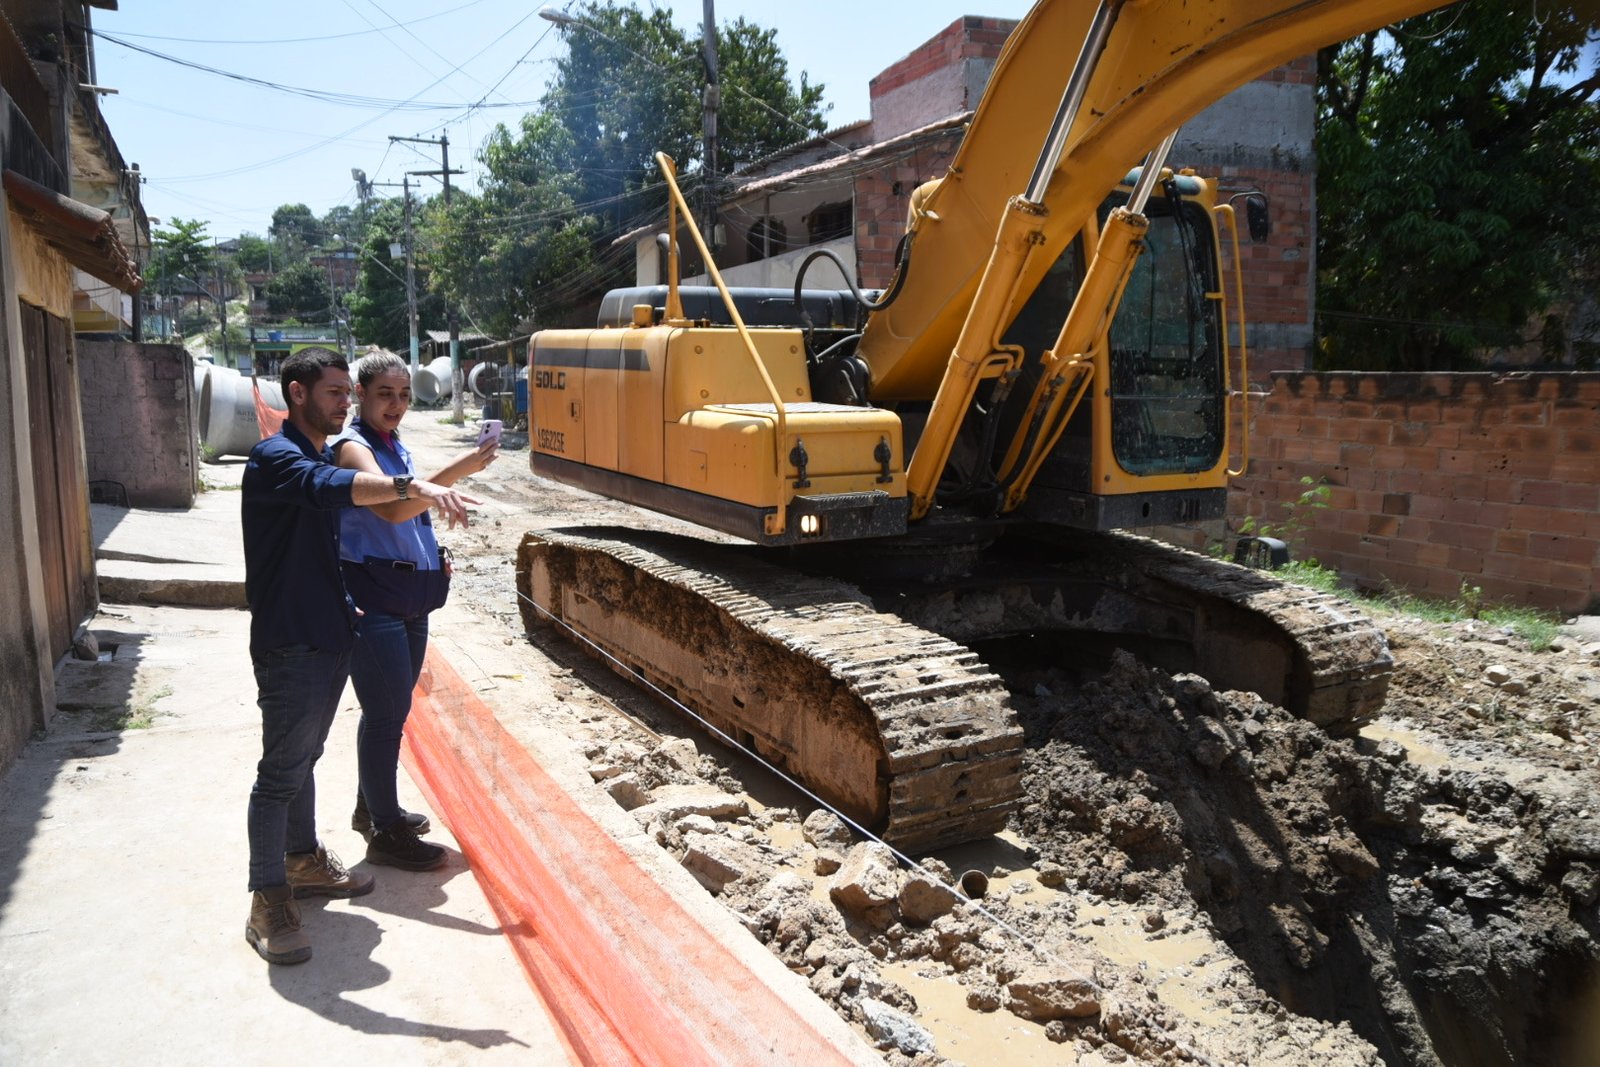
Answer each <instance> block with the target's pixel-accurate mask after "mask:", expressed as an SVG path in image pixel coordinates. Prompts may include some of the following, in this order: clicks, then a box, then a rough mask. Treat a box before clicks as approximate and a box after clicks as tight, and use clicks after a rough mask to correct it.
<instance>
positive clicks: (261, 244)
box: [233, 233, 272, 273]
mask: <svg viewBox="0 0 1600 1067" xmlns="http://www.w3.org/2000/svg"><path fill="white" fill-rule="evenodd" d="M233 261H234V263H235V264H237V265H238V267H239V269H240V270H241V271H248V272H251V273H257V272H260V271H266V270H271V269H272V246H271V245H269V244H268V243H267V241H266V238H264V237H261V236H260V235H258V234H253V233H241V234H240V235H239V250H238V251H237V252H235V253H234V254H233Z"/></svg>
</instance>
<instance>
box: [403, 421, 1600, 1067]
mask: <svg viewBox="0 0 1600 1067" xmlns="http://www.w3.org/2000/svg"><path fill="white" fill-rule="evenodd" d="M452 433H455V434H461V431H455V430H453V428H452V429H444V428H441V429H439V430H437V431H433V430H432V429H431V428H428V429H427V431H426V432H424V433H422V434H416V435H413V437H412V438H408V444H410V445H411V447H412V448H413V450H414V451H417V450H419V449H421V450H423V451H424V452H425V451H426V449H427V447H428V445H429V444H431V443H432V441H433V439H434V438H437V439H439V440H440V441H442V442H444V443H445V444H446V445H449V446H454V444H455V439H454V438H453V437H451V436H450V435H451V434H452ZM462 436H463V438H464V435H462ZM418 438H420V439H421V440H418ZM509 440H510V442H511V443H512V444H513V445H514V444H515V438H510V439H509ZM525 461H526V454H525V453H518V452H515V451H512V452H510V453H509V454H508V456H507V458H506V460H504V461H502V463H501V464H497V465H496V467H494V468H491V471H490V472H489V473H488V474H487V475H485V476H482V477H481V478H480V479H479V480H477V481H476V482H475V484H474V486H472V487H471V489H472V491H476V492H478V493H479V494H480V495H485V496H489V497H492V498H493V499H494V500H495V501H496V502H497V504H496V506H497V510H496V515H497V516H498V517H497V518H496V520H495V521H494V522H491V523H480V524H479V525H477V526H475V527H474V528H473V530H471V531H468V532H465V533H463V532H460V531H457V532H455V533H453V534H450V535H446V537H445V539H446V540H447V541H448V542H449V543H451V544H452V547H453V548H454V549H455V551H456V553H457V555H458V557H459V558H461V559H462V561H463V566H462V568H461V570H460V572H459V573H458V577H457V590H458V592H457V593H456V594H455V595H456V596H461V597H464V598H469V599H470V600H471V602H472V603H473V605H474V608H475V610H481V611H482V612H483V613H484V614H485V615H486V616H487V617H489V618H491V619H492V620H494V622H495V624H496V625H495V626H486V627H485V639H486V640H495V641H497V642H498V641H502V640H523V639H524V638H523V637H522V635H521V633H520V631H521V627H520V625H519V623H518V622H517V618H518V612H517V608H516V603H515V597H514V589H515V582H514V577H513V574H512V567H513V562H512V561H513V557H514V555H515V551H516V545H517V543H518V541H519V540H520V537H521V535H522V533H523V532H524V531H525V530H526V529H529V528H532V527H539V528H548V527H551V526H557V525H570V524H572V523H574V522H618V521H621V522H626V523H631V524H635V525H651V526H654V525H659V526H661V527H662V528H681V527H679V526H678V525H677V524H673V523H670V522H668V521H664V520H659V519H656V518H653V517H650V516H647V515H645V514H644V513H642V512H637V511H633V510H631V509H625V508H620V507H618V506H617V505H613V504H611V503H609V502H605V501H601V500H598V499H597V498H594V497H591V496H588V495H587V494H581V493H577V492H575V491H572V490H568V489H565V488H563V487H559V486H552V485H550V484H549V483H545V482H542V481H540V480H537V479H534V478H533V477H532V476H531V475H529V474H528V473H527V472H526V467H525ZM1390 633H1391V641H1392V643H1393V645H1394V648H1395V652H1396V658H1397V662H1398V669H1397V673H1396V675H1395V679H1394V683H1393V686H1392V690H1391V696H1390V701H1389V704H1388V706H1387V707H1386V710H1385V713H1384V714H1383V716H1381V717H1380V718H1379V719H1378V720H1377V721H1376V722H1374V723H1373V724H1372V725H1370V726H1369V727H1367V728H1366V729H1365V730H1363V732H1362V734H1361V735H1360V736H1358V737H1355V738H1351V739H1343V740H1341V739H1335V738H1331V737H1329V736H1327V735H1326V734H1324V733H1323V732H1321V731H1320V730H1318V729H1317V728H1315V727H1313V726H1311V725H1309V724H1307V723H1304V722H1302V721H1300V720H1297V719H1294V718H1292V717H1291V716H1289V715H1288V714H1287V713H1285V712H1284V711H1282V709H1280V708H1277V707H1274V706H1273V705H1271V704H1269V703H1267V702H1265V701H1263V700H1261V699H1259V698H1257V697H1255V696H1254V695H1252V694H1247V693H1239V692H1218V691H1215V690H1213V689H1212V688H1211V687H1210V686H1209V685H1208V684H1207V683H1206V682H1205V681H1204V680H1203V679H1200V678H1197V677H1193V676H1183V675H1180V676H1177V677H1172V676H1169V675H1167V674H1164V673H1163V672H1161V671H1159V670H1157V669H1154V668H1151V667H1148V666H1146V665H1144V664H1141V663H1140V662H1139V661H1137V660H1136V659H1134V658H1133V657H1132V656H1130V655H1127V654H1118V655H1116V656H1114V657H1113V658H1112V659H1111V660H1110V662H1109V663H1102V664H1100V665H1099V667H1098V668H1096V669H1091V670H1084V669H1081V668H1079V669H1070V670H1069V669H1067V668H1065V667H1062V666H1059V665H1055V664H1042V663H1040V662H1037V661H1036V658H1035V657H1034V656H1033V655H1031V654H1030V653H1029V652H1028V650H1027V648H1026V645H1025V643H1022V644H1019V643H1011V644H1007V645H996V646H994V647H990V648H983V647H980V648H979V651H980V653H981V654H983V655H984V656H985V658H986V659H987V660H988V661H989V662H990V664H991V666H993V667H994V668H995V669H996V670H997V671H998V672H999V673H1000V674H1001V676H1002V677H1003V678H1004V679H1005V680H1006V682H1007V684H1008V686H1009V688H1010V690H1011V693H1012V699H1013V702H1014V705H1015V707H1016V709H1017V711H1018V714H1019V717H1020V719H1021V721H1022V724H1023V726H1024V729H1025V731H1026V734H1027V744H1028V747H1027V755H1026V760H1025V773H1026V785H1027V795H1028V802H1027V803H1026V804H1025V805H1024V806H1023V807H1022V808H1021V809H1020V810H1019V812H1018V813H1017V814H1016V816H1015V817H1014V820H1013V823H1012V825H1011V827H1010V828H1009V829H1008V830H1007V831H1006V832H1005V833H1003V834H1001V835H998V836H997V837H996V838H995V839H993V840H992V841H989V842H985V843H981V844H978V845H972V846H963V847H961V848H958V849H954V850H944V851H941V852H939V853H936V854H934V855H932V856H929V857H923V858H922V861H921V863H920V865H919V867H917V868H907V867H906V866H905V865H904V864H903V863H901V862H897V861H896V859H895V857H893V856H892V855H887V854H885V852H884V851H883V850H882V846H878V845H874V844H871V843H867V842H862V841H860V840H858V839H856V838H855V837H854V836H853V835H852V834H851V833H850V831H849V830H848V829H847V828H846V827H844V826H843V824H842V823H837V820H834V819H832V817H831V816H829V815H828V813H826V812H819V811H816V810H814V807H813V805H811V804H810V803H809V802H808V801H807V800H806V799H805V798H804V797H802V796H800V795H798V794H795V793H792V792H791V791H789V790H787V789H786V788H784V787H782V786H781V785H775V784H774V783H773V782H772V781H771V780H770V779H769V778H768V777H767V776H765V774H764V772H763V771H762V770H761V768H759V767H758V766H757V765H756V764H754V763H753V762H752V761H751V760H749V759H747V758H746V757H744V756H743V755H741V754H739V753H736V752H732V751H730V750H728V749H726V748H724V747H723V746H721V745H719V744H717V743H715V742H712V741H709V740H707V739H705V738H704V737H703V736H701V735H699V734H698V733H696V732H695V731H694V730H693V729H692V727H690V726H689V725H688V724H686V723H685V722H684V721H683V720H681V719H678V718H676V717H675V716H674V715H673V714H672V713H671V712H670V711H669V710H667V709H666V708H665V706H664V704H662V703H661V702H659V701H657V700H655V699H653V698H650V697H648V696H642V695H640V694H637V693H635V692H633V691H631V690H629V689H628V688H627V687H626V686H624V685H623V684H622V683H621V682H620V680H618V679H616V678H615V677H613V676H612V675H610V674H609V673H608V672H607V671H605V670H604V669H603V668H600V667H598V666H594V665H592V664H590V663H589V662H588V661H587V660H586V659H585V658H584V657H583V656H582V655H581V654H580V653H577V652H575V651H574V650H572V649H571V648H563V647H556V646H554V645H553V644H552V643H551V638H549V637H548V636H541V637H540V638H539V642H540V644H539V646H538V647H537V648H535V647H530V648H529V651H528V662H529V665H530V669H535V668H536V667H538V666H539V665H543V669H547V670H550V671H551V672H552V675H553V678H554V681H553V682H552V684H553V686H554V687H555V689H556V690H557V691H558V692H559V693H560V694H561V697H562V701H561V704H562V708H563V709H564V710H565V711H566V712H568V713H570V715H571V720H572V721H571V723H570V728H569V733H570V735H571V736H572V737H573V743H574V744H575V745H576V746H578V747H579V748H580V749H581V751H582V752H583V753H584V755H585V756H586V757H587V758H588V759H589V761H590V767H591V775H592V776H593V777H594V778H595V780H596V782H597V783H599V784H600V785H601V786H602V787H604V788H606V789H608V790H609V791H610V793H611V795H612V796H613V797H614V798H616V800H617V802H618V803H619V804H621V805H622V806H623V807H625V808H628V809H629V810H632V811H633V812H634V813H635V814H636V816H637V817H638V818H639V819H640V822H641V824H642V825H644V826H645V827H646V828H647V829H648V830H649V831H650V832H651V833H652V834H653V835H654V836H655V839H656V840H657V841H658V842H659V843H660V844H661V846H662V847H663V848H664V849H667V850H669V851H670V852H671V853H672V855H673V856H674V857H676V858H677V859H678V860H679V861H680V862H682V863H683V864H684V865H685V866H686V867H687V868H688V869H689V870H690V871H691V872H692V873H694V874H695V875H696V877H697V878H699V879H700V881H701V883H702V884H703V885H705V886H706V888H707V890H708V892H711V893H713V894H714V895H716V896H717V897H718V898H719V899H721V900H722V901H723V902H724V904H725V905H726V906H727V907H729V908H730V909H731V910H732V911H733V912H734V913H735V914H737V915H738V916H740V917H741V919H742V920H743V922H744V924H745V926H746V927H747V928H748V929H749V930H750V931H751V934H752V936H754V937H756V938H758V939H759V940H760V941H762V943H764V944H766V945H767V946H768V947H769V949H771V951H773V952H774V953H775V954H776V955H778V956H779V958H781V959H782V960H784V961H785V962H786V963H787V964H788V965H789V966H790V967H791V969H793V970H794V971H796V972H797V973H799V974H801V975H803V976H804V977H805V978H806V979H807V981H808V982H809V983H810V985H811V988H812V989H813V991H815V992H816V993H817V995H818V996H820V997H822V998H824V999H825V1000H827V1001H828V1002H829V1003H831V1004H832V1005H833V1006H834V1007H835V1008H836V1009H837V1010H838V1011H839V1012H840V1013H841V1014H842V1015H843V1016H844V1017H845V1018H847V1019H849V1020H850V1021H851V1022H852V1023H854V1024H856V1025H857V1026H859V1027H860V1028H861V1030H862V1031H863V1032H864V1033H865V1034H866V1035H867V1036H868V1037H869V1038H870V1039H871V1040H873V1041H874V1042H875V1043H876V1044H877V1045H878V1047H879V1048H880V1049H882V1050H883V1053H884V1058H885V1062H886V1063H888V1064H892V1065H896V1067H899V1065H905V1064H914V1065H916V1067H934V1065H938V1064H964V1065H967V1067H980V1065H984V1064H1013V1063H1023V1062H1027V1063H1062V1064H1072V1063H1082V1064H1099V1063H1122V1062H1138V1063H1179V1062H1200V1063H1230V1064H1232V1063H1248V1064H1274V1065H1278V1064H1282V1065H1289V1067H1298V1065H1306V1067H1312V1065H1315V1067H1342V1065H1345V1064H1350V1065H1357V1064H1362V1065H1367V1064H1395V1065H1416V1067H1432V1065H1435V1064H1440V1065H1451V1067H1478V1065H1484V1067H1489V1065H1496V1067H1498V1065H1507V1067H1510V1065H1517V1067H1523V1065H1526V1067H1535V1065H1538V1067H1543V1065H1557V1067H1586V1065H1590V1064H1595V1063H1600V1028H1597V1027H1596V1025H1595V1022H1594V1021H1595V1020H1596V1019H1600V941H1597V938H1600V907H1597V901H1600V788H1597V786H1600V774H1597V764H1600V758H1597V754H1596V753H1597V746H1600V682H1597V679H1600V647H1594V646H1587V645H1583V644H1581V643H1577V642H1572V641H1568V642H1567V643H1566V645H1565V646H1564V647H1558V648H1557V649H1555V650H1554V651H1547V652H1533V651H1531V650H1529V649H1527V648H1526V647H1525V646H1522V645H1521V644H1520V643H1519V642H1518V641H1517V639H1515V638H1513V637H1510V636H1509V635H1506V634H1502V633H1500V632H1498V631H1495V630H1493V629H1492V628H1488V627H1484V626H1481V625H1479V624H1458V625H1456V626H1437V625H1433V624H1424V623H1419V622H1415V621H1405V622H1403V623H1397V624H1394V625H1392V626H1391V629H1390ZM972 871H976V872H977V873H978V874H979V875H981V876H982V879H981V880H982V881H984V882H986V883H987V891H986V892H985V893H984V894H983V895H982V896H981V897H977V898H976V899H973V898H972V897H973V896H975V894H973V895H969V894H963V893H960V892H951V891H950V890H949V889H947V888H946V887H950V886H955V885H956V884H957V882H958V881H959V880H961V876H962V875H963V874H964V873H968V872H972ZM973 884H976V882H974V883H973ZM1586 1026H1587V1027H1589V1029H1585V1027H1586Z"/></svg>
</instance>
